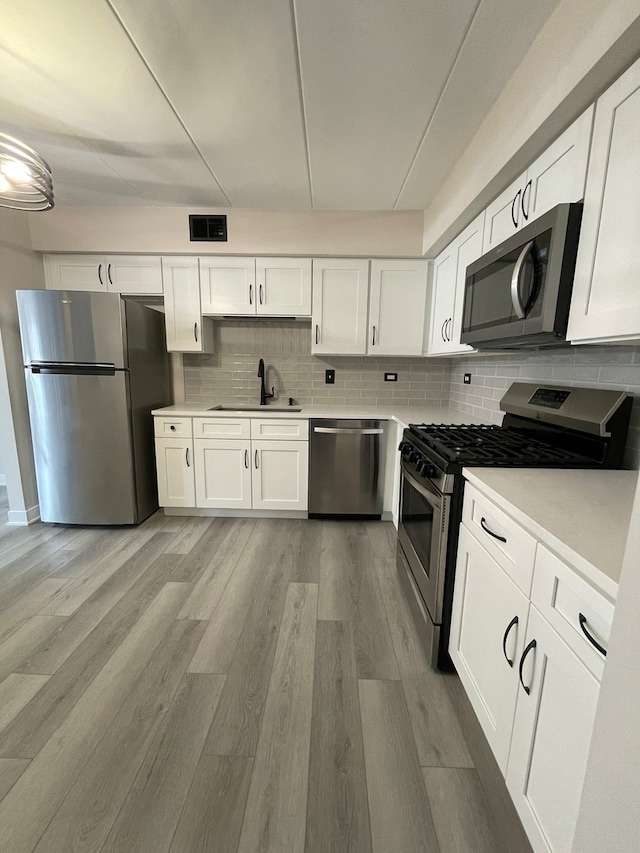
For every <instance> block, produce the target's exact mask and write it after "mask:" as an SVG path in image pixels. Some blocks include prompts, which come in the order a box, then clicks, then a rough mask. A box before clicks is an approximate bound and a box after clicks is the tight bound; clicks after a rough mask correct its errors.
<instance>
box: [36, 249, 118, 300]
mask: <svg viewBox="0 0 640 853" xmlns="http://www.w3.org/2000/svg"><path fill="white" fill-rule="evenodd" d="M44 274H45V279H46V282H47V287H48V288H50V289H51V290H97V291H100V290H102V291H106V290H107V264H106V261H105V258H104V257H103V256H102V255H45V256H44Z"/></svg>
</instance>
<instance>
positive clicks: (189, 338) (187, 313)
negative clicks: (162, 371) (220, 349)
mask: <svg viewBox="0 0 640 853" xmlns="http://www.w3.org/2000/svg"><path fill="white" fill-rule="evenodd" d="M162 278H163V289H164V312H165V324H166V330H167V350H168V351H169V352H203V334H202V314H201V313H200V275H199V272H198V259H197V258H191V257H183V258H180V257H175V258H163V259H162Z"/></svg>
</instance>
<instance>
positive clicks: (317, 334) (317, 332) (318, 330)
mask: <svg viewBox="0 0 640 853" xmlns="http://www.w3.org/2000/svg"><path fill="white" fill-rule="evenodd" d="M319 341H320V326H319V325H318V324H317V323H316V344H318V343H319Z"/></svg>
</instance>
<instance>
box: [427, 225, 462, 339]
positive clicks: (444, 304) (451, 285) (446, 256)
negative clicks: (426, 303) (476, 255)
mask: <svg viewBox="0 0 640 853" xmlns="http://www.w3.org/2000/svg"><path fill="white" fill-rule="evenodd" d="M455 298H456V246H455V240H454V241H453V242H452V243H449V245H448V246H447V248H446V249H444V250H443V251H442V252H440V254H439V255H438V257H437V258H436V259H435V261H434V262H433V290H432V297H431V299H432V302H431V331H430V334H429V355H445V354H447V353H448V346H447V344H448V338H447V331H448V328H449V326H450V325H452V324H453V309H454V306H455Z"/></svg>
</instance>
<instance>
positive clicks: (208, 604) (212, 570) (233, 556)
mask: <svg viewBox="0 0 640 853" xmlns="http://www.w3.org/2000/svg"><path fill="white" fill-rule="evenodd" d="M254 528H255V523H254V522H253V521H252V519H249V518H241V519H234V520H231V519H229V526H228V528H227V533H226V535H225V537H224V540H223V541H222V542H221V544H220V547H219V548H218V549H217V551H216V552H215V554H214V555H213V557H212V558H211V560H210V561H209V564H208V565H207V567H206V568H205V570H204V571H203V573H202V576H201V577H200V579H199V580H198V582H197V583H196V584H195V586H194V587H193V592H192V593H191V595H190V596H189V598H188V599H187V600H186V601H185V605H184V607H183V608H182V610H181V611H180V613H179V614H178V618H179V619H210V618H211V617H212V616H213V613H214V611H215V609H216V607H217V606H218V604H219V603H220V598H221V597H222V593H223V592H224V590H225V588H226V586H227V584H228V583H229V579H230V578H231V575H232V574H233V572H234V570H235V567H236V564H237V562H238V560H239V559H240V557H241V555H242V552H243V551H244V549H245V547H246V545H247V543H248V542H249V539H250V538H251V535H252V533H253V530H254Z"/></svg>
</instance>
